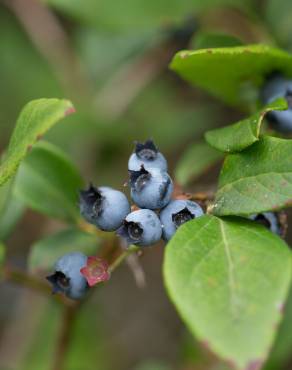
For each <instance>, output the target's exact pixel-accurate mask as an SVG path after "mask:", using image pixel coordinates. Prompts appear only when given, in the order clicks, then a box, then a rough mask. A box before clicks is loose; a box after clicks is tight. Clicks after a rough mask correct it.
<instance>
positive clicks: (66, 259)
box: [47, 252, 88, 299]
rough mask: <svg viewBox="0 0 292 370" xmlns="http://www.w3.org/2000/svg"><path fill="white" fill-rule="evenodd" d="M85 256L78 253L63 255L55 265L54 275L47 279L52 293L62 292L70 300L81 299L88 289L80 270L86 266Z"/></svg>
mask: <svg viewBox="0 0 292 370" xmlns="http://www.w3.org/2000/svg"><path fill="white" fill-rule="evenodd" d="M86 263H87V256H85V255H84V254H83V253H80V252H72V253H68V254H65V255H64V256H62V257H61V258H59V259H58V261H57V262H56V263H55V267H54V270H55V272H54V274H53V275H50V276H48V277H47V280H48V281H49V282H50V283H51V284H52V285H53V293H57V292H62V293H64V294H65V295H66V296H67V297H69V298H72V299H81V298H82V297H83V296H84V295H85V293H86V292H87V289H88V284H87V281H86V279H85V277H84V276H83V275H82V274H81V272H80V269H82V268H83V267H84V266H86Z"/></svg>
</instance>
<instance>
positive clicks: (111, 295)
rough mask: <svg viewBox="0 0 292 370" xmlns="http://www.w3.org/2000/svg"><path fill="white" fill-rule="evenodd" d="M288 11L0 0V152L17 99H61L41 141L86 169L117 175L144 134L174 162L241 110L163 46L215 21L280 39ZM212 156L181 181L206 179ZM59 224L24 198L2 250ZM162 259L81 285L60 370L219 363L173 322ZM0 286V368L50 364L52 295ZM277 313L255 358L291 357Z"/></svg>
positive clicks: (109, 178) (23, 256)
mask: <svg viewBox="0 0 292 370" xmlns="http://www.w3.org/2000/svg"><path fill="white" fill-rule="evenodd" d="M291 19H292V2H291V0H205V1H201V0H192V1H191V0H170V1H166V0H155V1H154V0H147V1H146V0H125V1H123V2H111V1H105V0H42V1H40V0H39V1H37V0H6V1H2V2H1V3H0V81H1V82H0V152H2V151H3V150H4V149H5V147H6V146H7V144H8V141H9V137H10V135H11V132H12V129H13V127H14V125H15V121H16V119H17V116H18V114H19V112H20V110H21V108H22V107H23V106H24V105H25V104H26V103H27V102H28V101H30V100H32V99H36V98H41V97H59V98H68V99H71V100H72V102H73V103H74V105H75V107H76V110H77V113H76V114H75V115H72V116H70V117H68V118H66V119H65V120H64V121H63V122H62V123H61V124H59V125H57V126H56V127H54V128H53V129H52V130H51V131H50V132H49V133H48V134H47V135H46V140H48V141H50V142H52V143H54V144H56V145H58V146H59V147H60V148H62V149H63V150H64V151H65V152H67V153H68V154H69V155H70V157H71V158H72V161H73V162H74V163H75V164H76V165H77V167H78V168H79V170H80V171H81V173H82V175H83V177H84V179H85V181H86V182H89V181H94V182H96V183H97V184H100V185H108V184H110V186H113V187H117V188H123V184H124V182H125V181H126V179H127V159H128V156H129V154H130V153H131V152H132V150H133V142H134V141H135V140H139V141H143V140H146V139H148V138H153V139H154V141H155V142H156V143H157V145H158V146H159V148H160V150H161V151H162V152H163V153H164V154H165V155H166V157H167V158H168V160H169V163H170V172H171V173H173V172H174V171H175V168H176V164H177V163H178V160H179V158H180V157H181V156H182V155H183V154H184V153H185V150H186V149H187V148H188V147H189V146H190V145H191V144H194V143H201V142H202V141H203V133H204V132H205V131H206V130H207V129H209V128H212V127H217V126H220V125H225V124H228V123H231V122H233V121H236V120H237V119H240V118H241V117H243V113H242V112H239V111H235V110H233V109H231V108H229V107H227V106H224V105H223V104H222V103H220V102H218V101H217V100H215V99H213V98H212V97H210V96H208V95H207V94H206V93H204V92H202V91H199V90H196V89H194V88H191V87H190V86H188V85H187V84H185V83H184V82H183V81H182V80H180V79H179V78H178V77H177V76H176V75H175V74H174V73H172V72H170V71H169V70H168V63H169V61H170V60H171V57H172V56H173V55H174V53H175V52H176V51H178V50H181V49H185V48H197V47H203V46H204V45H205V46H206V45H207V46H213V45H212V43H211V45H209V44H208V42H210V40H211V38H210V37H206V35H208V34H211V35H212V34H214V33H219V34H221V35H225V34H227V35H231V36H232V37H233V38H235V39H239V40H240V41H241V42H243V43H257V42H264V43H268V44H270V45H277V46H279V47H282V48H284V49H286V50H287V51H291V49H292V39H291V34H292V22H291ZM233 38H232V39H230V40H231V41H232V40H233ZM223 39H225V38H224V37H223ZM217 41H218V40H217ZM231 41H230V42H231ZM236 42H237V41H236ZM200 145H201V144H200ZM201 160H202V158H198V162H200V161H201ZM195 165H196V163H194V166H195ZM219 168H220V167H219V165H218V166H213V167H212V169H211V170H209V171H208V172H207V173H206V172H204V173H203V174H202V175H201V176H199V177H196V179H194V181H191V182H189V183H188V186H187V187H186V188H185V190H191V191H192V192H194V191H200V190H206V189H210V190H212V189H214V188H215V186H216V178H217V176H218V172H219ZM62 227H63V225H62V224H61V223H59V222H56V221H54V220H51V219H47V218H45V217H43V216H40V215H39V214H37V213H35V212H33V211H31V210H26V211H25V213H24V216H23V217H22V219H21V220H20V222H19V223H18V225H17V228H16V230H15V231H14V233H13V235H12V236H10V237H9V239H8V241H7V245H8V247H9V248H8V252H7V253H8V259H9V260H10V261H11V262H12V263H14V264H16V265H17V266H19V267H21V268H23V267H25V266H26V263H27V262H26V261H27V255H28V253H29V250H30V246H31V245H32V244H33V243H34V242H35V241H37V240H38V239H39V238H41V237H44V236H48V235H50V234H52V233H53V232H55V231H57V230H60V229H61V228H62ZM290 239H291V237H290ZM162 258H163V246H162V245H161V246H159V247H157V248H155V249H151V250H150V251H149V252H147V254H145V256H143V258H142V259H141V263H142V267H143V269H144V271H145V276H146V287H144V288H139V287H137V285H136V284H135V280H134V279H133V276H132V273H131V270H130V269H129V267H128V266H127V265H125V266H123V267H122V268H121V269H120V270H119V271H118V272H117V273H116V274H115V275H114V277H113V279H112V280H111V282H110V284H107V286H106V287H102V288H100V289H99V290H98V292H96V293H95V294H94V295H93V296H92V297H91V298H90V300H89V301H88V302H87V303H86V304H85V305H84V306H83V307H82V308H81V312H80V314H79V315H78V319H77V320H76V321H75V322H74V325H73V328H72V332H71V337H70V341H69V347H68V349H66V355H65V362H64V365H63V367H62V369H59V370H107V369H114V370H126V369H130V370H131V369H133V370H174V369H180V370H191V369H194V370H204V369H206V370H226V369H228V367H227V365H223V364H221V363H220V362H219V361H218V360H217V359H215V358H214V357H213V356H212V355H210V354H209V353H208V351H207V350H206V349H204V348H201V347H200V346H198V345H197V344H196V343H195V341H194V339H193V338H192V337H191V336H190V335H189V334H188V332H187V330H186V329H185V328H184V327H183V325H182V323H181V321H180V319H179V318H178V316H177V314H176V313H175V311H174V309H173V308H172V306H171V304H170V303H169V301H168V299H167V297H166V294H165V292H164V288H163V283H162V277H161V263H162ZM0 291H1V300H0V341H1V345H0V370H26V369H27V370H34V369H35V370H51V369H52V370H53V369H55V370H56V369H57V368H56V367H54V366H55V363H54V357H55V356H56V353H57V352H58V349H56V343H57V338H58V335H59V332H60V330H61V328H62V326H63V325H64V323H63V320H62V317H63V316H62V310H63V308H61V307H59V306H58V305H57V304H56V303H55V302H52V301H50V299H47V298H44V297H43V296H41V295H39V294H37V293H33V292H31V291H29V290H26V289H21V288H19V287H17V286H14V285H11V284H7V283H5V284H4V283H2V284H1V289H0ZM290 301H291V299H290ZM290 306H291V304H290ZM289 309H290V312H289ZM289 313H290V317H291V318H292V307H289V305H288V308H287V319H286V322H285V325H284V326H283V328H282V333H281V335H280V336H279V340H278V342H277V345H276V347H275V350H274V352H273V355H272V357H271V360H270V362H269V364H268V365H267V368H266V369H267V370H291V369H292V362H291V358H292V338H291V336H292V334H291V333H292V322H291V320H289V316H288V314H289ZM290 329H291V330H290Z"/></svg>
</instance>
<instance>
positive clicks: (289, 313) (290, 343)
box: [264, 288, 292, 370]
mask: <svg viewBox="0 0 292 370" xmlns="http://www.w3.org/2000/svg"><path fill="white" fill-rule="evenodd" d="M283 311H284V318H283V321H282V322H281V325H280V328H279V330H278V333H277V338H276V340H275V343H274V346H273V349H272V352H271V355H270V357H269V360H268V362H267V364H266V366H265V367H264V370H279V369H281V366H283V363H284V364H285V363H288V361H289V358H290V356H291V348H292V336H291V332H292V289H291V288H290V293H289V297H288V300H287V302H286V305H285V307H283Z"/></svg>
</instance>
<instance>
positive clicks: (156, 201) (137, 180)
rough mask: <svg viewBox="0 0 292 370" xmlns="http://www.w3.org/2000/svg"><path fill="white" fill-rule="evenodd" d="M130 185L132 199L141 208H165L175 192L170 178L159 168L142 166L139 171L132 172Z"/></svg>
mask: <svg viewBox="0 0 292 370" xmlns="http://www.w3.org/2000/svg"><path fill="white" fill-rule="evenodd" d="M130 185H131V197H132V199H133V201H134V202H135V203H136V204H137V206H138V207H140V208H149V209H159V208H163V207H165V206H166V205H167V204H168V203H169V201H170V198H171V194H172V192H173V183H172V180H171V178H170V176H169V175H168V174H167V173H166V172H162V171H160V170H159V169H157V168H148V169H147V170H146V169H145V168H144V166H141V169H140V170H139V171H130Z"/></svg>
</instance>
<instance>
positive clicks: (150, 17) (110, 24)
mask: <svg viewBox="0 0 292 370" xmlns="http://www.w3.org/2000/svg"><path fill="white" fill-rule="evenodd" d="M43 1H44V2H46V3H48V4H49V5H52V6H54V7H55V8H57V9H59V10H61V11H63V12H64V13H66V14H68V15H69V16H71V17H74V18H75V19H77V20H79V21H81V22H82V23H85V24H88V25H91V26H95V27H98V29H102V28H108V29H111V30H115V31H117V32H118V31H121V30H126V31H128V32H129V31H133V30H134V31H135V32H136V33H137V32H139V30H141V29H150V28H153V27H158V26H159V25H163V23H165V21H166V20H167V21H168V22H173V21H179V20H180V19H181V18H182V17H184V16H186V14H193V13H196V12H197V11H200V10H205V9H208V8H211V9H212V8H214V7H219V6H222V5H226V6H228V5H230V6H232V7H235V8H239V9H243V10H244V9H247V8H249V6H250V4H251V2H250V1H249V0H245V1H244V2H243V1H242V0H205V1H201V0H193V1H191V2H190V1H189V0H172V1H171V2H170V1H167V0H160V1H158V2H157V1H155V0H148V1H147V2H145V1H144V0H124V1H123V2H122V3H112V2H110V1H108V2H107V1H96V0H43ZM141 10H142V11H141Z"/></svg>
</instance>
